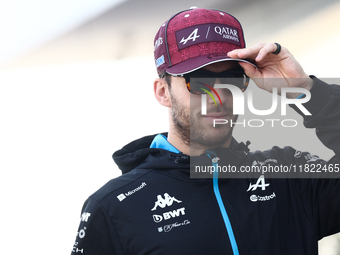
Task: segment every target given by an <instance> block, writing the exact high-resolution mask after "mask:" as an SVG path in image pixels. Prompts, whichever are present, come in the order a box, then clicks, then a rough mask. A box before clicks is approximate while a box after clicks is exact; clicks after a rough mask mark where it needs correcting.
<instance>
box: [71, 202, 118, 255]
mask: <svg viewBox="0 0 340 255" xmlns="http://www.w3.org/2000/svg"><path fill="white" fill-rule="evenodd" d="M78 254H83V255H94V254H96V255H121V254H123V252H122V249H121V245H120V242H119V239H118V235H117V233H116V231H115V228H114V226H113V224H112V221H111V219H110V218H109V216H108V214H107V213H106V211H105V209H104V208H103V207H102V205H101V204H100V203H99V202H97V201H96V200H94V199H92V198H89V199H87V200H86V202H85V203H84V206H83V209H82V213H81V217H80V225H79V228H78V232H77V236H76V241H75V243H74V245H73V248H72V253H71V255H78Z"/></svg>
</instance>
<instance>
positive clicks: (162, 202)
mask: <svg viewBox="0 0 340 255" xmlns="http://www.w3.org/2000/svg"><path fill="white" fill-rule="evenodd" d="M173 202H177V203H182V201H180V200H178V199H176V198H175V197H170V195H169V194H168V193H164V198H162V196H161V195H158V196H157V201H156V202H155V206H154V207H153V208H152V209H151V211H155V210H156V209H157V207H158V206H159V207H160V208H164V207H165V206H171V205H172V204H173Z"/></svg>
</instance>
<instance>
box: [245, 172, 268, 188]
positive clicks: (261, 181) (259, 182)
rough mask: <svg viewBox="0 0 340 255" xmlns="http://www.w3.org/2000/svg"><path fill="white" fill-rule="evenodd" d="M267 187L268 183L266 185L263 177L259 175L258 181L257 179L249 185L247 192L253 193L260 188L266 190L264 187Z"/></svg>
mask: <svg viewBox="0 0 340 255" xmlns="http://www.w3.org/2000/svg"><path fill="white" fill-rule="evenodd" d="M268 186H269V183H266V182H265V180H264V175H261V176H260V177H259V178H258V179H257V182H256V183H255V184H251V183H250V184H249V188H248V189H247V192H248V191H250V190H251V191H254V190H256V189H257V188H259V187H261V188H262V190H266V187H268Z"/></svg>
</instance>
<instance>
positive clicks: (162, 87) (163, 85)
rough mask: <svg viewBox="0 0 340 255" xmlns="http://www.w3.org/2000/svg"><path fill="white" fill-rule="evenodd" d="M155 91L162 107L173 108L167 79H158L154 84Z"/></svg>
mask: <svg viewBox="0 0 340 255" xmlns="http://www.w3.org/2000/svg"><path fill="white" fill-rule="evenodd" d="M153 90H154V93H155V97H156V99H157V101H158V102H159V103H160V104H161V105H163V106H166V107H171V100H170V92H169V87H168V84H167V82H166V81H165V79H161V78H157V79H156V80H155V81H154V83H153Z"/></svg>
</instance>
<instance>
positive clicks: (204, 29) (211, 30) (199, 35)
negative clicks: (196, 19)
mask: <svg viewBox="0 0 340 255" xmlns="http://www.w3.org/2000/svg"><path fill="white" fill-rule="evenodd" d="M176 40H177V47H178V49H179V50H181V49H184V48H186V47H189V46H192V45H195V44H199V43H207V42H227V43H231V44H235V45H237V46H240V47H241V42H240V38H239V30H238V29H237V28H236V27H233V26H229V25H225V24H202V25H197V26H193V27H188V28H185V29H182V30H179V31H177V32H176Z"/></svg>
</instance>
